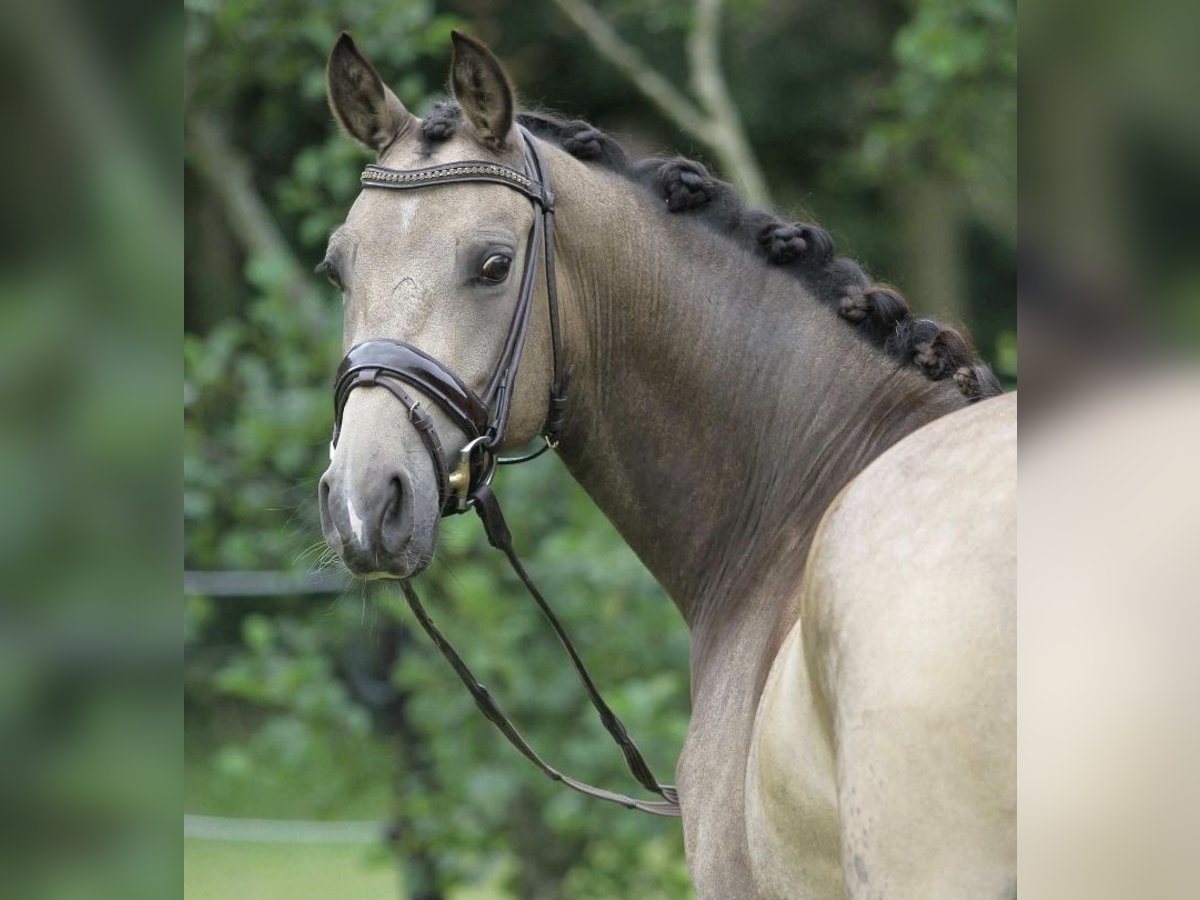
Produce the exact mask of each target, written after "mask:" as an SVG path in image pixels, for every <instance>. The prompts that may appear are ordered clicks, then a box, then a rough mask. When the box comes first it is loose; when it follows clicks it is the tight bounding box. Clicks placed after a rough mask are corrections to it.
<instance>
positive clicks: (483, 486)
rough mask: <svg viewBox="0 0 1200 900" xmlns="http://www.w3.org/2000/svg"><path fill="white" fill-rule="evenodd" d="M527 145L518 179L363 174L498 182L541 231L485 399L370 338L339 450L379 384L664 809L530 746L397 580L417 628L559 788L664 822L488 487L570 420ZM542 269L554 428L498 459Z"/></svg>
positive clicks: (546, 228) (537, 163) (496, 172)
mask: <svg viewBox="0 0 1200 900" xmlns="http://www.w3.org/2000/svg"><path fill="white" fill-rule="evenodd" d="M520 131H521V136H522V139H523V142H524V153H525V171H524V172H520V171H518V170H516V169H514V168H512V167H510V166H506V165H502V164H500V163H494V162H488V161H477V160H464V161H461V162H454V163H446V164H444V165H440V166H431V167H429V168H424V169H389V168H386V167H384V166H379V165H369V166H367V167H366V169H364V170H363V173H362V179H361V180H362V185H363V187H364V188H367V187H371V188H383V189H386V190H414V189H418V188H423V187H430V186H433V185H443V184H461V183H475V182H483V183H489V184H499V185H503V186H505V187H508V188H512V189H513V190H516V191H519V192H520V193H522V194H524V195H525V196H526V197H528V198H529V200H530V202H531V203H532V205H533V209H534V217H533V224H532V225H531V226H530V229H529V241H528V243H527V246H526V249H525V259H524V264H523V269H522V272H521V284H520V293H519V295H518V298H517V305H516V309H515V310H514V312H513V318H512V321H511V323H510V324H509V327H508V334H507V336H506V337H505V340H504V345H503V347H502V349H501V351H500V358H499V361H498V362H497V364H496V368H495V370H494V371H493V373H492V376H491V378H490V379H489V380H488V383H487V386H486V387H485V388H484V390H483V393H482V394H476V393H475V392H474V391H473V390H471V388H469V387H468V386H467V385H466V384H465V383H464V382H463V381H462V379H460V378H459V377H458V376H457V375H455V374H454V372H452V371H451V370H450V369H449V368H447V367H446V366H444V365H442V363H440V362H439V361H438V360H436V359H434V358H433V357H432V356H430V355H429V354H427V353H425V352H424V351H422V350H421V349H420V348H418V347H415V346H413V345H412V344H409V343H406V342H404V341H393V340H385V339H378V340H369V341H364V342H363V343H361V344H358V345H356V346H355V347H353V348H351V350H350V352H349V353H347V354H346V356H345V357H344V358H343V359H342V362H341V364H340V365H339V366H338V370H337V377H336V379H335V382H334V430H333V445H334V446H336V445H337V439H338V435H339V434H340V432H341V428H342V413H343V412H344V410H345V408H346V402H347V400H348V399H349V397H350V393H351V392H352V391H353V390H354V389H355V388H358V387H363V386H377V387H382V388H385V389H386V390H388V391H389V392H391V394H392V395H393V396H394V397H395V398H396V399H397V400H399V401H400V404H401V405H402V406H403V407H404V408H405V410H406V411H407V414H408V419H409V421H410V422H411V423H412V425H413V427H414V428H416V430H417V434H418V435H419V436H420V438H421V441H422V442H423V443H424V445H425V449H426V450H427V451H428V453H429V457H430V459H431V461H432V462H433V468H434V472H435V475H436V478H437V482H438V501H439V506H440V509H441V513H442V515H443V516H448V515H455V514H458V513H462V512H466V511H467V510H468V509H474V510H475V512H476V513H478V515H479V518H480V520H481V521H482V522H483V528H484V531H485V532H486V534H487V538H488V543H490V544H491V545H492V546H493V547H495V548H496V549H498V550H500V551H501V552H502V553H503V554H504V556H505V558H506V559H507V560H508V562H509V565H510V566H511V567H512V569H513V571H514V572H516V574H517V577H518V578H520V579H521V583H522V584H524V585H525V589H526V590H527V591H528V592H529V594H530V596H532V597H533V599H534V601H535V602H536V603H537V605H538V608H539V609H540V610H541V611H542V614H543V616H545V618H546V620H547V621H548V622H549V623H550V627H551V628H552V629H553V631H554V633H555V635H557V636H558V639H559V641H560V642H561V643H562V646H563V648H564V649H565V650H566V652H567V655H568V656H569V657H570V659H571V664H572V665H573V666H574V668H575V671H576V672H577V673H578V675H579V679H580V681H581V682H582V683H583V687H584V690H585V691H586V692H587V695H588V699H589V700H590V701H591V703H592V706H594V707H595V709H596V712H597V713H599V716H600V721H601V723H602V724H603V725H604V728H605V729H606V730H607V731H608V733H609V734H610V735H611V736H612V738H613V740H614V741H616V743H617V746H618V747H620V749H621V752H622V753H623V754H624V756H625V761H626V764H627V765H628V766H629V770H630V772H631V773H632V774H633V776H634V778H636V779H637V781H638V782H639V783H640V784H641V785H642V786H643V787H644V788H646V790H648V791H650V792H652V793H654V794H657V795H658V796H660V797H662V798H663V799H662V800H654V801H650V800H638V799H635V798H633V797H628V796H625V795H624V794H619V793H615V792H613V791H607V790H604V789H603V788H598V787H593V786H592V785H589V784H585V783H584V782H582V781H579V780H577V779H575V778H572V777H570V776H569V775H565V774H563V773H562V772H560V771H559V770H558V769H556V768H554V767H553V766H551V765H550V764H549V763H547V762H546V761H545V760H543V759H542V757H541V756H539V755H538V754H537V752H536V751H535V750H534V749H533V748H532V747H531V746H530V745H529V744H528V743H527V742H526V741H525V739H524V738H523V737H522V736H521V733H520V732H519V731H517V728H516V726H515V725H513V723H512V721H511V720H510V719H509V718H508V717H507V716H506V715H505V714H504V712H503V711H502V710H501V709H500V706H499V705H498V704H497V703H496V701H495V700H494V699H493V698H492V695H491V694H490V693H489V691H488V689H487V688H486V687H484V686H483V685H482V684H481V683H480V682H479V680H478V679H477V678H476V677H475V675H474V674H473V673H472V672H471V670H470V669H469V668H468V667H467V664H466V663H465V662H464V661H463V659H462V657H461V656H460V655H459V654H458V652H457V651H456V650H455V649H454V647H453V646H451V644H450V642H449V641H448V640H447V639H446V637H445V635H444V634H442V632H441V631H440V630H439V629H438V627H437V626H436V625H435V624H434V623H433V620H432V619H431V618H430V617H429V614H428V613H427V612H426V611H425V608H424V606H423V605H422V604H421V599H420V597H419V596H418V595H417V592H416V589H415V588H414V587H413V585H412V583H411V581H410V580H408V579H405V580H404V581H402V582H401V589H402V590H403V592H404V597H405V599H406V600H407V601H408V605H409V606H410V607H411V608H412V611H413V614H414V615H415V616H416V617H417V621H418V622H420V624H421V627H422V628H424V629H425V632H426V633H427V634H428V635H429V637H430V638H431V639H432V640H433V643H434V645H435V646H436V647H437V648H438V650H440V651H441V653H442V655H443V656H444V657H445V658H446V660H447V661H448V662H449V663H450V666H451V667H452V668H453V669H454V672H455V674H457V675H458V677H459V679H460V680H461V681H462V683H463V684H464V685H466V687H467V690H468V691H469V692H470V694H471V697H472V698H473V699H474V700H475V703H476V705H477V706H478V707H479V709H480V710H481V711H482V712H483V714H484V716H486V717H487V719H488V720H489V721H491V722H492V723H493V724H494V725H495V726H496V727H497V728H498V729H499V730H500V732H501V733H502V734H503V735H504V736H505V737H506V738H507V739H508V741H509V743H511V744H512V745H513V746H514V747H516V748H517V750H518V751H520V753H521V754H522V755H523V756H525V757H526V758H527V759H529V760H530V762H532V763H533V764H534V765H535V766H537V767H538V768H539V769H541V770H542V772H544V773H545V774H546V775H547V776H549V777H550V778H551V779H552V780H554V781H558V782H561V783H563V784H565V785H566V786H567V787H569V788H572V789H573V790H576V791H579V792H580V793H582V794H586V795H587V796H589V797H597V798H599V799H601V800H607V801H609V802H612V803H618V804H620V805H621V806H624V807H626V808H628V809H638V810H641V811H642V812H647V813H652V814H654V815H660V816H678V815H679V814H680V812H679V798H678V795H677V793H676V791H675V788H674V787H671V786H670V785H664V784H660V783H659V782H658V780H657V779H656V778H655V777H654V775H653V773H652V772H651V771H650V767H649V766H648V765H647V764H646V761H645V759H644V758H643V757H642V754H641V751H639V750H638V748H637V745H636V744H634V742H633V740H632V739H631V738H630V737H629V734H628V732H626V730H625V726H624V725H623V724H622V723H621V720H620V719H618V718H617V716H616V714H615V713H613V711H612V710H611V709H610V708H609V706H608V704H607V703H606V702H605V701H604V698H603V697H601V696H600V692H599V690H597V688H596V685H595V683H594V682H593V681H592V678H591V675H589V674H588V671H587V668H586V667H585V666H584V664H583V660H582V659H581V658H580V656H579V653H578V651H577V650H576V649H575V645H574V644H573V643H572V642H571V639H570V638H569V637H568V636H567V633H566V630H565V629H564V628H563V626H562V623H561V622H560V621H559V619H558V617H557V616H556V615H555V614H554V611H553V610H552V609H551V608H550V605H549V604H548V603H547V602H546V599H545V597H544V596H543V595H542V592H541V591H540V590H538V587H537V585H536V584H534V582H533V580H532V579H531V578H530V577H529V574H528V572H526V571H525V566H524V565H523V564H522V563H521V560H520V558H519V557H518V556H517V553H516V551H515V550H514V549H513V544H512V535H511V534H510V533H509V530H508V526H507V524H506V523H505V521H504V515H503V514H502V513H501V511H500V504H499V502H498V501H497V499H496V495H495V494H494V493H493V492H492V488H491V482H492V478H493V477H494V475H495V472H496V466H497V465H506V464H510V463H519V462H527V461H528V460H531V459H534V458H536V457H538V456H540V455H541V454H542V453H544V452H545V451H546V450H548V449H552V448H554V447H557V445H558V437H559V433H560V432H561V430H562V425H563V414H564V412H565V410H566V393H567V386H568V383H569V381H570V371H569V370H567V369H565V368H564V366H563V350H562V331H561V327H560V323H559V311H558V291H557V283H556V280H555V276H554V192H553V190H551V187H550V178H549V170H548V169H547V167H546V163H545V159H544V158H543V156H542V152H541V149H540V148H539V147H538V145H537V143H536V142H535V141H534V139H533V137H532V136H531V135H530V134H529V132H527V131H526V130H525V129H524V128H521V129H520ZM539 255H541V256H542V257H543V259H544V262H545V272H546V296H547V302H548V306H549V314H550V341H551V352H552V355H553V381H552V383H551V388H550V403H549V408H548V411H547V415H546V422H545V425H544V427H543V429H542V439H543V441H544V443H543V445H542V447H540V448H539V449H537V450H535V451H534V452H532V453H530V454H528V455H526V456H520V457H513V458H502V457H500V456H498V453H497V451H498V449H499V447H500V445H501V443H502V442H503V440H504V435H505V432H506V430H507V428H508V417H509V411H510V409H511V406H512V397H513V388H514V385H515V382H516V377H517V369H518V367H519V365H520V362H521V355H522V352H523V350H524V347H525V338H526V336H527V334H528V331H529V322H530V311H531V309H532V306H533V297H534V293H535V290H534V286H535V281H536V274H537V263H538V256H539ZM409 389H416V391H417V392H419V395H420V396H419V397H418V398H414V397H413V396H412V394H410V393H409ZM426 400H427V401H428V402H430V403H434V404H436V405H437V406H438V408H439V409H441V410H442V411H443V412H444V413H446V414H447V415H448V416H449V417H450V419H451V420H452V421H453V422H454V424H455V425H456V426H457V427H458V428H459V429H460V430H461V431H462V432H463V433H464V434H465V435H466V436H467V441H466V444H465V445H464V446H463V448H462V450H461V451H459V454H458V459H457V461H456V464H455V465H454V467H453V468H449V467H448V464H447V456H446V453H445V451H444V449H443V447H442V443H441V440H440V438H439V437H438V434H437V431H436V429H435V427H434V422H433V418H432V416H430V415H429V413H428V411H426V410H425V409H424V407H423V403H424V402H425V401H426Z"/></svg>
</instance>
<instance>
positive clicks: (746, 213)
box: [421, 101, 1002, 402]
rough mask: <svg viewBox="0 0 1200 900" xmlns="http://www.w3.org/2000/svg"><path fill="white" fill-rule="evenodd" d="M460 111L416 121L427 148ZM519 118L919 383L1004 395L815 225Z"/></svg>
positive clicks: (966, 355) (579, 128) (715, 183)
mask: <svg viewBox="0 0 1200 900" xmlns="http://www.w3.org/2000/svg"><path fill="white" fill-rule="evenodd" d="M459 120H460V112H459V109H458V107H457V105H456V104H454V103H453V101H447V102H443V103H439V104H437V105H436V106H434V108H433V110H432V111H431V112H430V114H429V116H428V117H427V118H426V119H425V120H424V121H423V122H422V125H421V139H422V142H423V143H424V144H425V146H426V148H427V150H432V145H433V144H434V143H438V142H441V141H444V140H446V139H447V138H449V137H450V136H451V135H452V134H453V133H454V130H455V128H456V126H457V125H458V122H459ZM517 120H518V121H519V122H520V124H521V125H523V126H524V127H525V128H527V129H528V130H529V131H530V132H531V133H532V134H534V135H536V136H537V137H540V138H543V139H545V140H549V141H552V142H553V143H555V144H557V145H558V146H560V147H562V148H563V149H564V150H565V151H566V152H568V153H570V154H571V155H572V156H574V157H576V158H577V159H581V160H584V161H587V162H594V163H596V164H598V165H601V166H604V167H605V168H608V169H611V170H612V171H614V172H617V173H619V174H621V175H624V176H625V177H627V178H630V179H632V180H633V181H636V182H638V183H640V184H642V185H644V186H645V187H646V188H648V189H649V190H650V191H652V192H653V193H654V194H655V195H657V196H659V197H662V198H664V199H665V200H666V204H667V209H668V210H669V211H671V212H673V213H690V214H692V215H698V216H703V217H704V220H705V221H706V222H707V223H708V224H710V225H711V226H712V227H713V228H714V229H716V230H717V231H718V232H720V233H721V234H723V235H725V236H726V237H728V238H730V239H732V240H733V241H735V242H736V243H738V244H740V245H742V246H744V247H746V248H748V249H750V250H751V251H753V252H755V253H756V254H758V255H759V256H760V257H761V258H762V259H764V260H765V261H766V262H767V264H769V265H772V266H779V267H780V268H782V269H784V270H785V271H787V272H788V273H789V274H791V275H793V276H795V277H796V278H798V279H800V280H801V281H802V282H804V283H805V285H806V286H807V287H808V288H809V289H810V290H811V291H812V292H813V293H814V294H815V295H816V296H817V297H818V298H819V299H820V300H821V301H822V302H825V303H827V304H829V305H830V306H832V307H833V308H834V310H835V311H836V312H837V314H838V315H839V316H840V317H841V318H842V319H843V320H844V321H846V322H847V323H849V324H850V325H851V326H852V327H853V328H855V329H856V330H857V331H858V333H859V334H861V335H862V336H863V337H864V338H866V339H867V340H869V341H870V342H871V343H873V344H874V345H876V346H878V347H881V348H882V349H883V350H884V351H885V352H887V353H888V354H890V355H891V356H892V357H893V358H895V359H896V360H897V361H899V362H900V363H902V364H904V365H913V366H915V367H916V368H917V369H918V370H920V371H921V372H922V373H924V374H925V376H926V377H927V378H930V379H932V380H934V381H940V380H942V379H944V378H952V379H953V380H954V382H955V384H956V385H957V386H958V389H959V390H960V391H961V392H962V393H963V395H964V396H965V397H966V398H967V400H968V401H970V402H974V401H976V400H981V399H983V398H985V397H991V396H994V395H996V394H999V393H1002V390H1001V387H1000V383H999V381H997V380H996V376H995V375H994V374H992V370H991V369H990V368H989V367H988V366H987V364H986V363H984V362H983V360H982V359H981V358H980V356H979V354H978V353H977V352H976V350H975V348H974V347H973V346H972V345H971V342H970V340H969V339H968V338H967V337H966V336H965V335H964V334H963V333H962V332H961V331H959V330H957V329H955V328H952V327H950V326H947V325H942V324H940V323H939V322H936V321H934V320H933V319H915V318H913V317H912V316H911V314H910V311H909V306H908V301H907V300H905V299H904V297H903V295H901V294H900V292H899V291H897V290H896V289H895V288H893V287H891V286H889V285H886V284H876V283H873V282H872V281H871V279H870V278H868V277H867V274H866V272H864V271H863V269H862V267H861V266H860V265H859V264H858V263H856V262H854V260H852V259H848V258H847V257H844V256H836V255H835V253H834V246H833V238H832V237H830V235H829V232H827V231H825V230H824V229H823V228H820V227H819V226H817V225H814V224H811V223H804V222H788V221H786V220H785V219H782V218H780V217H779V216H777V215H776V214H774V213H770V212H766V211H764V210H760V209H749V208H747V207H746V206H745V204H743V203H742V201H741V198H739V197H738V196H737V193H736V192H735V191H734V189H733V187H732V186H730V185H729V184H726V183H725V182H723V181H720V180H719V179H717V178H715V177H714V176H713V175H712V174H711V173H710V172H709V171H708V170H707V169H706V168H705V167H704V166H703V165H701V164H700V163H698V162H695V161H693V160H688V159H682V158H675V159H662V158H653V157H652V158H648V159H643V160H637V161H631V160H630V159H629V157H628V156H627V155H626V153H625V151H624V149H622V147H621V146H620V144H618V143H617V142H616V141H615V140H614V139H613V138H611V137H610V136H608V135H606V134H604V133H603V132H601V131H600V130H599V129H597V128H595V127H593V126H592V125H590V124H588V123H587V122H584V121H582V120H580V119H574V120H567V119H562V118H559V117H558V116H555V115H553V114H550V113H545V112H525V113H520V114H519V115H518V116H517Z"/></svg>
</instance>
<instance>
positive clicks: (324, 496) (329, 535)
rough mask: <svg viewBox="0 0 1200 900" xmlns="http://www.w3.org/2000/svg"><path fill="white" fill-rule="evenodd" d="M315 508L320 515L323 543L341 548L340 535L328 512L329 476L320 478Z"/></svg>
mask: <svg viewBox="0 0 1200 900" xmlns="http://www.w3.org/2000/svg"><path fill="white" fill-rule="evenodd" d="M317 493H318V503H317V506H318V508H319V510H320V513H321V531H322V533H323V534H324V535H325V542H326V543H327V544H329V546H331V547H333V548H334V549H337V548H338V547H340V546H341V535H339V534H338V530H337V527H336V526H335V525H334V523H333V515H332V514H331V512H330V510H329V476H328V475H323V476H321V487H320V489H319V490H318V492H317Z"/></svg>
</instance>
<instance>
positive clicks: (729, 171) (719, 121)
mask: <svg viewBox="0 0 1200 900" xmlns="http://www.w3.org/2000/svg"><path fill="white" fill-rule="evenodd" d="M554 3H555V5H556V6H558V8H559V9H561V10H562V11H563V13H565V14H566V16H567V18H569V19H570V20H571V21H572V22H573V23H574V24H575V25H576V26H577V27H578V28H579V30H580V31H582V32H583V34H584V36H585V37H586V38H587V39H588V41H589V42H590V43H591V44H592V46H593V47H594V48H595V49H596V51H597V52H598V53H599V54H600V55H601V56H602V57H604V58H605V59H606V60H608V61H609V62H610V63H612V64H613V65H614V66H616V67H617V69H619V70H620V71H621V72H622V73H623V74H624V75H625V77H627V78H628V79H629V80H630V81H631V82H632V83H633V85H634V87H636V88H637V89H638V90H639V91H641V92H642V94H643V96H645V97H646V98H647V99H648V100H650V102H651V103H653V104H654V105H655V106H656V107H657V108H658V109H659V111H660V112H662V113H663V115H665V116H666V117H667V118H668V119H669V120H670V121H671V122H673V123H674V124H675V125H676V126H677V127H678V128H679V129H680V130H681V131H683V132H684V133H686V134H687V135H688V136H689V137H691V138H692V139H694V140H696V141H697V142H699V143H701V144H704V145H705V146H706V147H708V148H709V149H710V150H711V151H712V152H713V154H714V156H716V158H717V161H718V162H719V163H720V165H721V168H722V170H723V171H724V173H725V174H726V175H727V176H728V177H729V178H730V180H732V181H733V182H734V183H735V184H736V185H737V186H738V187H739V188H740V189H741V191H742V193H743V194H744V195H745V197H746V200H747V201H749V202H750V203H752V204H755V205H765V204H766V203H768V202H769V200H770V196H769V192H768V190H767V183H766V179H765V178H763V174H762V169H761V168H760V167H759V165H758V161H757V159H756V158H755V156H754V151H753V149H752V148H751V147H750V142H749V141H748V140H747V139H746V134H745V130H744V128H743V127H742V121H741V117H740V116H739V115H738V113H737V108H736V107H735V106H734V104H733V101H732V99H731V98H730V96H729V90H728V88H727V86H726V84H725V79H724V76H723V75H722V73H721V64H720V55H719V53H718V45H719V39H720V10H721V0H696V12H695V20H694V23H693V27H692V31H691V34H690V36H689V40H688V60H689V67H690V69H691V82H692V89H693V90H694V91H695V93H696V96H697V98H698V99H699V101H700V103H699V104H697V103H696V102H694V101H693V100H691V99H690V98H688V97H687V96H686V95H684V94H683V93H682V92H680V91H679V90H678V89H677V88H676V87H675V86H674V85H673V84H671V83H670V82H669V81H668V80H667V79H666V78H664V77H663V76H662V75H661V74H660V73H659V72H657V71H656V70H655V69H654V67H653V66H651V65H650V63H648V62H647V61H646V60H645V59H644V58H643V57H642V55H641V54H640V53H639V52H638V51H637V49H636V48H634V47H633V46H631V45H630V44H628V43H627V42H626V41H625V40H624V39H623V38H622V37H621V36H620V35H619V34H617V31H616V29H614V28H613V26H612V25H611V24H610V23H609V22H608V20H607V19H605V18H604V17H603V16H602V15H601V14H600V13H599V12H598V11H597V10H596V8H595V7H594V6H592V5H591V3H589V2H588V0H554Z"/></svg>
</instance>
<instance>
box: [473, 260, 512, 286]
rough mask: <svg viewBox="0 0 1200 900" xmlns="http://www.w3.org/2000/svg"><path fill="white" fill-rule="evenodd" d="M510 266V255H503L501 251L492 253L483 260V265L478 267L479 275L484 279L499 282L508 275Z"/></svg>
mask: <svg viewBox="0 0 1200 900" xmlns="http://www.w3.org/2000/svg"><path fill="white" fill-rule="evenodd" d="M510 266H512V257H511V256H505V255H504V254H503V253H494V254H492V255H491V256H489V257H488V258H487V259H486V260H484V262H483V265H482V266H480V267H479V277H480V278H481V279H482V280H484V281H490V282H492V283H493V284H499V283H500V282H501V281H503V280H504V279H505V278H507V277H508V270H509V267H510Z"/></svg>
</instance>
